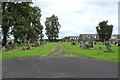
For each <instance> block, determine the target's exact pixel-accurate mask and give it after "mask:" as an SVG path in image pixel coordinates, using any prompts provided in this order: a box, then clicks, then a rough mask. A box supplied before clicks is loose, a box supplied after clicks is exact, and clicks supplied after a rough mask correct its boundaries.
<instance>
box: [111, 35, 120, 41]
mask: <svg viewBox="0 0 120 80" xmlns="http://www.w3.org/2000/svg"><path fill="white" fill-rule="evenodd" d="M110 39H111V40H112V41H116V42H117V41H119V40H120V35H119V34H113V35H112V36H111V38H110Z"/></svg>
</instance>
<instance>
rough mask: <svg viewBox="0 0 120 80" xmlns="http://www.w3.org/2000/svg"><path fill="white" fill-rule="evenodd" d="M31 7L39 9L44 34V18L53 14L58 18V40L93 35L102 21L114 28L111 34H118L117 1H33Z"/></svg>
mask: <svg viewBox="0 0 120 80" xmlns="http://www.w3.org/2000/svg"><path fill="white" fill-rule="evenodd" d="M33 5H34V6H38V7H40V8H41V13H42V17H41V23H42V25H43V26H44V34H45V25H44V22H45V20H46V17H51V16H52V15H53V14H55V15H56V16H58V19H59V23H60V24H61V29H60V34H59V37H60V38H63V37H65V36H78V35H79V34H89V33H93V34H94V33H96V26H97V25H98V23H99V22H101V21H103V20H108V22H109V24H112V25H113V26H114V29H113V34H117V33H118V1H117V0H114V1H113V0H106V1H105V0H101V1H98V0H90V1H88V0H35V1H34V4H33ZM45 38H46V36H45Z"/></svg>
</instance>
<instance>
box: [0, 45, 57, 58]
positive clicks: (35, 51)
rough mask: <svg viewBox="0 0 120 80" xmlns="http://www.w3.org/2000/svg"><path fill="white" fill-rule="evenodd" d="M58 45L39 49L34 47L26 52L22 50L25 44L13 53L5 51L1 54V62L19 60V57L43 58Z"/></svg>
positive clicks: (42, 46)
mask: <svg viewBox="0 0 120 80" xmlns="http://www.w3.org/2000/svg"><path fill="white" fill-rule="evenodd" d="M56 44H57V43H47V44H44V45H41V46H39V47H32V49H31V50H26V51H25V50H22V46H23V45H25V44H21V45H19V46H18V47H19V48H18V49H15V50H11V51H3V52H2V53H0V54H2V57H0V60H1V59H3V60H4V59H11V58H17V57H30V56H42V55H44V54H47V53H49V52H50V51H51V50H52V49H53V47H54V46H55V45H56Z"/></svg>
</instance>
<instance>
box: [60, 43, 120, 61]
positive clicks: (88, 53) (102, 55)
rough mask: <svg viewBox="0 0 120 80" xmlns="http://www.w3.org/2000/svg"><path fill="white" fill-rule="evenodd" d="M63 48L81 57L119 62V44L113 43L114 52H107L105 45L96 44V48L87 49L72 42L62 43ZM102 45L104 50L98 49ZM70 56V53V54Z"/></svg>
mask: <svg viewBox="0 0 120 80" xmlns="http://www.w3.org/2000/svg"><path fill="white" fill-rule="evenodd" d="M62 46H63V49H64V50H65V51H68V52H70V53H71V54H73V55H76V56H79V57H87V58H93V59H98V60H103V61H109V62H115V63H118V62H120V60H119V61H118V49H120V47H119V48H118V46H116V45H112V47H111V48H112V50H113V52H110V53H106V52H104V51H105V50H106V47H105V45H99V44H97V45H94V48H95V49H94V50H85V49H83V48H80V47H79V45H72V44H71V43H67V42H65V43H62ZM99 46H101V47H102V50H98V47H99ZM68 56H69V55H68Z"/></svg>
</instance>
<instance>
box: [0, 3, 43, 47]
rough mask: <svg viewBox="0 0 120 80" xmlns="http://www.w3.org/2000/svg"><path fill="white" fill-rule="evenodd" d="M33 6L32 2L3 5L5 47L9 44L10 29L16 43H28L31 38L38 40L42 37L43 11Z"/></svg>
mask: <svg viewBox="0 0 120 80" xmlns="http://www.w3.org/2000/svg"><path fill="white" fill-rule="evenodd" d="M31 4H32V3H31V2H9V3H7V2H4V3H3V8H2V14H3V17H2V20H3V24H2V33H3V44H4V45H5V44H6V42H7V36H8V33H9V30H10V29H11V34H12V35H13V36H14V39H15V40H14V41H15V42H16V41H17V39H22V40H23V39H26V40H28V41H29V39H30V38H32V39H33V38H34V39H37V38H39V37H40V35H42V29H43V26H42V25H41V23H40V17H41V10H40V8H38V7H32V6H31ZM28 43H29V42H28Z"/></svg>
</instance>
